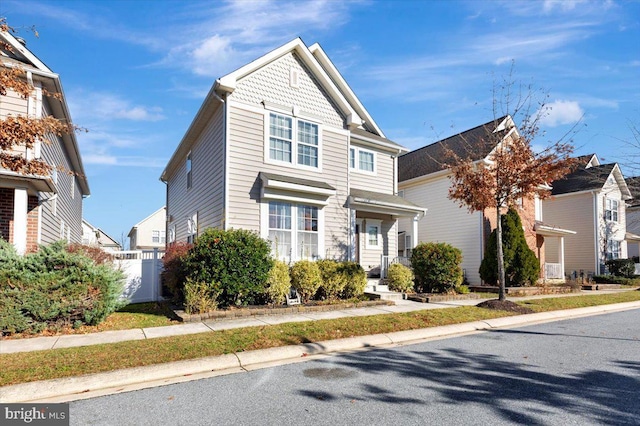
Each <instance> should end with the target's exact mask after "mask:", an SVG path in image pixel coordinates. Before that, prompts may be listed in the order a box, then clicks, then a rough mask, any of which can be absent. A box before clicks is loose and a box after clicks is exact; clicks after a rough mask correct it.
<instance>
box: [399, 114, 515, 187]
mask: <svg viewBox="0 0 640 426" xmlns="http://www.w3.org/2000/svg"><path fill="white" fill-rule="evenodd" d="M506 118H507V116H504V117H501V118H498V119H497V120H492V121H489V122H487V123H484V124H481V125H479V126H477V127H474V128H473V129H469V130H467V131H464V132H462V133H458V134H457V135H453V136H450V137H448V138H446V139H442V140H440V141H438V142H434V143H432V144H431V145H427V146H425V147H422V148H419V149H416V150H415V151H411V152H409V153H407V154H404V155H402V156H400V157H398V182H403V181H405V180H409V179H413V178H416V177H419V176H425V175H428V174H431V173H435V172H438V171H440V170H442V169H443V168H444V163H445V162H446V161H447V158H445V150H446V149H447V148H448V149H450V150H451V151H453V152H454V153H455V154H456V155H457V156H459V157H460V158H470V159H471V160H472V161H477V160H481V159H483V158H485V157H487V155H489V153H490V152H491V151H492V150H493V148H495V146H496V144H495V143H493V142H494V141H495V139H494V138H488V137H487V136H488V135H490V134H491V132H492V131H493V128H495V126H496V125H498V124H500V123H502V122H503V121H504V120H505V119H506ZM501 133H504V131H502V132H501Z"/></svg>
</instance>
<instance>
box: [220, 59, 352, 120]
mask: <svg viewBox="0 0 640 426" xmlns="http://www.w3.org/2000/svg"><path fill="white" fill-rule="evenodd" d="M292 67H293V68H295V69H297V70H298V75H299V80H298V81H299V87H298V88H295V87H291V86H290V85H289V72H290V69H291V68H292ZM230 99H233V100H236V101H240V102H246V103H249V104H252V105H259V104H260V103H261V102H262V101H268V102H273V103H276V104H279V105H283V106H287V107H289V106H293V105H295V106H297V107H299V108H300V109H301V110H302V111H305V112H308V113H312V114H314V115H317V116H318V117H321V118H322V120H323V124H325V125H330V126H334V127H338V128H341V129H342V128H344V117H342V115H341V114H340V113H339V112H338V111H339V110H338V108H337V107H336V106H335V105H334V104H333V102H332V101H331V99H330V98H329V96H328V95H327V93H326V92H325V91H324V89H323V88H322V87H321V86H320V84H319V83H318V81H317V80H316V79H315V78H314V77H313V75H312V74H311V73H310V72H309V70H308V69H307V68H306V67H305V66H304V64H303V63H302V62H301V61H300V60H299V59H298V58H297V56H296V55H295V54H294V53H288V54H286V55H284V56H282V57H281V58H279V59H277V60H275V61H273V62H272V63H270V64H268V65H266V66H264V67H263V68H261V69H259V70H258V71H256V72H254V73H252V74H250V75H248V76H247V77H245V78H243V79H241V80H240V81H238V84H237V88H236V90H235V91H234V92H233V94H232V95H231V96H230Z"/></svg>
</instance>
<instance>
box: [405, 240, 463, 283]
mask: <svg viewBox="0 0 640 426" xmlns="http://www.w3.org/2000/svg"><path fill="white" fill-rule="evenodd" d="M460 263H462V252H461V251H460V250H459V249H457V248H455V247H453V246H452V245H450V244H447V243H422V244H418V245H417V246H416V247H415V248H414V249H413V252H412V253H411V266H412V267H413V273H414V274H415V283H416V285H415V288H416V291H417V292H418V293H433V292H435V293H446V292H449V291H452V290H453V289H454V288H455V287H456V286H458V285H460V284H462V279H463V274H462V268H461V267H460Z"/></svg>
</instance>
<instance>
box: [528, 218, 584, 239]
mask: <svg viewBox="0 0 640 426" xmlns="http://www.w3.org/2000/svg"><path fill="white" fill-rule="evenodd" d="M533 230H534V231H536V234H538V235H544V236H548V237H564V236H567V235H575V234H576V231H571V230H570V229H562V228H558V227H557V226H553V225H547V224H546V223H543V222H540V221H536V223H535V225H533Z"/></svg>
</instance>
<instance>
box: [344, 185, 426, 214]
mask: <svg viewBox="0 0 640 426" xmlns="http://www.w3.org/2000/svg"><path fill="white" fill-rule="evenodd" d="M347 202H348V204H349V208H353V209H356V210H360V211H366V212H372V213H383V214H390V215H393V216H415V215H424V214H425V213H426V211H427V209H426V208H424V207H420V206H419V205H417V204H414V203H412V202H410V201H407V200H405V199H404V198H402V197H398V196H397V195H393V194H381V193H379V192H373V191H365V190H362V189H351V191H350V192H349V198H348V200H347Z"/></svg>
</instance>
